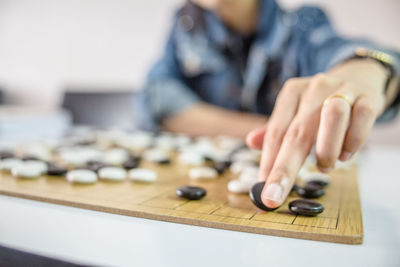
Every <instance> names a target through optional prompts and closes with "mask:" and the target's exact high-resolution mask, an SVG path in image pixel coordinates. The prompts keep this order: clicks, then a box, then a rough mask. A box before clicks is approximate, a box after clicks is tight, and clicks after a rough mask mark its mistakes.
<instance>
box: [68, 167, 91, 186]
mask: <svg viewBox="0 0 400 267" xmlns="http://www.w3.org/2000/svg"><path fill="white" fill-rule="evenodd" d="M67 180H68V181H69V182H72V183H79V184H91V183H95V182H96V181H97V174H96V173H95V172H94V171H91V170H72V171H69V172H68V173H67Z"/></svg>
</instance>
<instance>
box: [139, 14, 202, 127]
mask: <svg viewBox="0 0 400 267" xmlns="http://www.w3.org/2000/svg"><path fill="white" fill-rule="evenodd" d="M177 27H179V26H178V25H177V16H175V19H174V24H173V27H172V30H171V32H170V35H169V37H168V40H167V43H166V45H165V49H164V52H163V55H162V56H161V58H160V59H159V60H158V61H157V62H156V63H155V64H154V65H153V67H152V68H151V70H150V71H149V74H148V76H147V82H146V84H145V86H144V88H142V90H141V91H140V92H139V93H137V94H136V96H135V104H134V109H135V118H136V123H137V124H138V125H137V126H138V127H139V128H142V129H146V130H155V129H157V128H158V127H159V125H160V123H161V122H162V121H163V119H165V118H166V117H169V116H171V115H173V114H174V113H177V112H180V111H182V110H184V109H186V108H188V107H190V106H192V105H194V104H195V103H197V102H199V101H200V99H199V97H198V96H197V95H196V94H195V93H194V92H193V91H192V90H191V89H190V88H189V87H188V86H187V85H186V84H185V82H184V77H183V76H182V72H181V68H180V63H179V62H178V59H177V48H176V40H175V38H174V37H175V31H176V30H177Z"/></svg>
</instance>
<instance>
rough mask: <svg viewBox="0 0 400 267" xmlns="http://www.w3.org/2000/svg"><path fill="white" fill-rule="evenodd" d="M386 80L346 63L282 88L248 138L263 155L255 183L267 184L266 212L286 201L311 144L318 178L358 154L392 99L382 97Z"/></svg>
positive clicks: (373, 67) (377, 68)
mask: <svg viewBox="0 0 400 267" xmlns="http://www.w3.org/2000/svg"><path fill="white" fill-rule="evenodd" d="M386 78H387V77H386V74H385V69H384V68H383V67H382V66H381V65H379V63H377V62H375V61H373V60H351V61H348V62H346V63H344V64H342V65H340V66H338V67H336V68H335V69H333V70H332V71H330V72H329V73H325V74H317V75H315V76H313V77H307V78H293V79H290V80H288V81H287V82H286V83H285V85H284V87H283V88H282V91H281V92H280V94H279V96H278V98H277V101H276V104H275V108H274V110H273V113H272V115H271V117H270V119H269V121H268V123H267V125H266V126H264V127H263V128H260V129H256V130H253V131H252V132H250V133H249V134H248V136H247V144H248V145H249V146H250V147H252V148H256V149H261V148H262V150H263V151H262V157H261V163H260V177H259V178H260V180H261V181H266V185H265V187H264V189H263V192H262V194H261V199H262V201H263V203H264V204H265V205H266V206H268V207H270V208H275V207H278V206H280V205H281V204H282V203H283V202H284V201H285V199H286V197H287V195H288V194H289V192H290V190H291V188H292V186H293V184H294V181H295V179H296V176H297V173H298V171H299V170H300V168H301V166H302V164H303V163H304V161H305V159H306V157H307V156H308V154H309V153H310V151H311V148H312V147H313V145H314V144H315V145H316V148H315V151H316V156H317V165H318V168H319V169H320V170H321V171H322V172H329V171H330V170H332V169H333V168H334V165H335V162H336V160H337V159H340V160H342V161H346V160H348V159H350V158H351V157H352V155H354V153H356V152H357V151H358V150H359V149H360V147H361V146H362V144H363V143H364V142H365V140H366V139H367V136H368V134H369V132H370V131H371V128H372V126H373V125H374V123H375V120H376V118H377V117H378V116H379V115H380V114H381V113H382V112H383V110H384V109H385V106H386V105H387V104H390V103H391V101H392V99H393V96H394V95H395V94H393V93H392V91H393V90H395V89H390V90H389V91H388V93H387V94H386V95H385V94H384V85H385V81H386ZM390 88H396V85H393V84H392V85H391V87H390Z"/></svg>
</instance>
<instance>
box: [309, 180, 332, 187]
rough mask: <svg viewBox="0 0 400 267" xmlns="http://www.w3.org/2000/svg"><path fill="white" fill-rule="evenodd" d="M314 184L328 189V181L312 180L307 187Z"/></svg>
mask: <svg viewBox="0 0 400 267" xmlns="http://www.w3.org/2000/svg"><path fill="white" fill-rule="evenodd" d="M309 184H312V185H317V186H321V187H326V186H327V185H328V183H327V182H326V181H322V180H312V181H309V182H307V185H309Z"/></svg>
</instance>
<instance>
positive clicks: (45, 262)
mask: <svg viewBox="0 0 400 267" xmlns="http://www.w3.org/2000/svg"><path fill="white" fill-rule="evenodd" d="M0 266H13V267H20V266H21V267H23V266H40V267H53V266H57V267H75V266H87V265H79V264H74V263H69V262H66V261H62V260H57V259H53V258H49V257H44V256H39V255H36V254H32V253H28V252H23V251H21V250H16V249H11V248H8V247H3V246H0Z"/></svg>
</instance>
